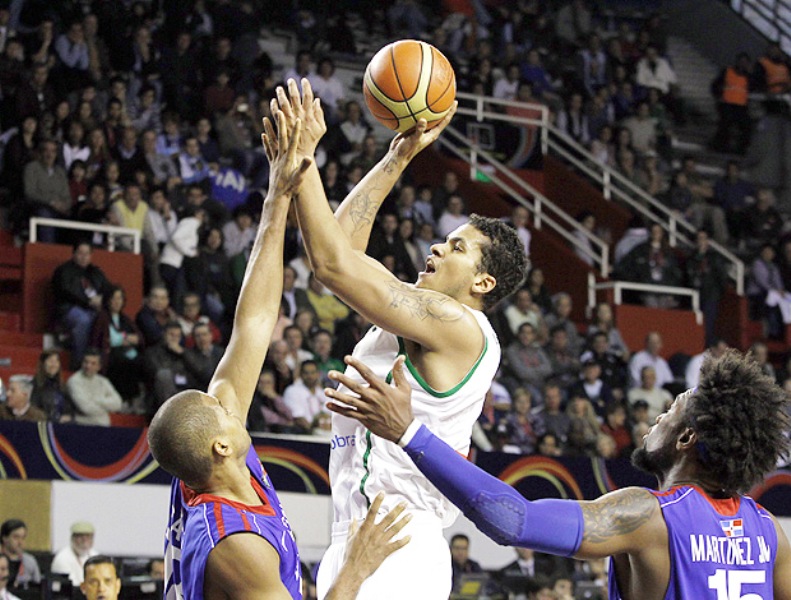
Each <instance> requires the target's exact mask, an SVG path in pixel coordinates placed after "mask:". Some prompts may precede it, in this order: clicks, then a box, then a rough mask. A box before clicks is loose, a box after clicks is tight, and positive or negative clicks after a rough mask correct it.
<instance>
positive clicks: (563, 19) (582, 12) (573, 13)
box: [555, 0, 593, 48]
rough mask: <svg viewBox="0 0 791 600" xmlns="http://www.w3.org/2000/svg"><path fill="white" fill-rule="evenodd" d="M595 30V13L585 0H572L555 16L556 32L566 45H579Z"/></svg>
mask: <svg viewBox="0 0 791 600" xmlns="http://www.w3.org/2000/svg"><path fill="white" fill-rule="evenodd" d="M592 31H593V14H592V12H591V9H590V8H589V6H588V4H587V2H585V0H571V2H568V3H566V4H565V5H563V7H562V8H561V9H560V10H558V12H557V14H556V16H555V34H556V35H557V37H558V38H559V39H560V41H561V42H562V43H563V44H564V46H565V47H572V48H574V47H578V46H579V44H580V42H581V41H582V40H585V39H587V38H588V36H589V35H590V33H591V32H592Z"/></svg>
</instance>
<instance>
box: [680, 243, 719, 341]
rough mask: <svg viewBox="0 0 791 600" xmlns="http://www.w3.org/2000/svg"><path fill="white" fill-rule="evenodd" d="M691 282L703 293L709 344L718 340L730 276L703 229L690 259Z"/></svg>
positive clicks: (688, 276) (688, 270) (688, 271)
mask: <svg viewBox="0 0 791 600" xmlns="http://www.w3.org/2000/svg"><path fill="white" fill-rule="evenodd" d="M686 271H687V283H688V285H689V286H690V287H691V288H693V289H695V290H697V291H698V293H699V294H700V309H701V311H702V312H703V321H704V323H703V324H704V329H705V332H706V345H707V346H708V345H709V344H711V343H712V342H713V340H714V336H715V325H716V323H717V315H718V314H719V307H720V299H721V298H722V295H723V293H724V292H725V285H726V283H727V279H728V274H727V270H726V265H725V263H724V261H723V259H722V257H721V256H720V255H719V254H718V253H716V252H714V250H712V249H711V247H710V246H709V234H708V232H706V230H705V229H700V230H698V232H697V233H696V234H695V251H694V252H693V253H692V254H691V255H690V256H689V258H687V264H686Z"/></svg>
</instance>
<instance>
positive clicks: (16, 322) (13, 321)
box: [0, 312, 22, 331]
mask: <svg viewBox="0 0 791 600" xmlns="http://www.w3.org/2000/svg"><path fill="white" fill-rule="evenodd" d="M21 325H22V318H21V315H20V314H19V313H15V312H0V330H2V331H20V329H21Z"/></svg>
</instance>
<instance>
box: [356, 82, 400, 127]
mask: <svg viewBox="0 0 791 600" xmlns="http://www.w3.org/2000/svg"><path fill="white" fill-rule="evenodd" d="M370 80H371V85H372V86H373V87H375V88H376V91H378V92H379V93H380V94H382V96H384V97H385V98H387V99H388V100H392V101H393V102H398V100H393V99H392V98H391V97H390V96H388V95H387V94H385V93H384V92H383V91H382V88H380V87H379V86H378V85H376V82H375V81H374V78H373V77H370ZM363 82H365V79H363ZM365 86H366V87H370V86H368V84H367V83H366V84H365ZM368 93H369V94H371V97H372V98H373V99H374V100H376V104H377V105H378V106H381V107H382V108H383V109H385V110H386V111H387V112H388V113H390V115H392V118H387V117H386V116H385V117H380V116H377V115H376V113H374V111H373V109H372V108H371V107H370V106H368V110H370V111H371V114H372V115H373V116H374V117H376V118H377V119H387V120H388V121H396V122H398V117H397V116H396V114H395V113H394V112H393V111H392V110H390V109H389V108H388V107H387V106H385V105H384V104H382V103H381V102H380V101H379V99H378V98H377V97H376V96H374V94H373V93H372V92H371V91H370V90H368ZM363 96H365V94H363Z"/></svg>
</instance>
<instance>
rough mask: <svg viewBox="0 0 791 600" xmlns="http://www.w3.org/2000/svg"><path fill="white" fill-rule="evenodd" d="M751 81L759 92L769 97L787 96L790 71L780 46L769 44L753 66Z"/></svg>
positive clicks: (790, 77) (790, 88) (790, 81)
mask: <svg viewBox="0 0 791 600" xmlns="http://www.w3.org/2000/svg"><path fill="white" fill-rule="evenodd" d="M753 80H754V81H755V82H756V83H757V86H758V88H759V89H760V90H761V91H765V92H766V93H767V94H770V95H777V94H787V93H788V92H789V90H791V70H789V68H788V61H787V59H786V56H785V54H784V53H783V49H782V48H781V47H780V44H778V43H777V42H772V43H770V44H769V46H768V47H767V49H766V52H765V53H764V56H762V57H761V58H759V59H758V63H757V64H756V65H755V74H754V79H753Z"/></svg>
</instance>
